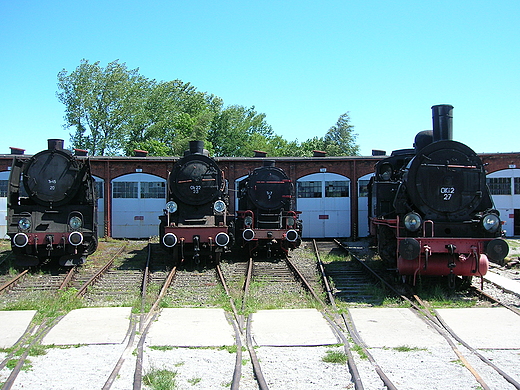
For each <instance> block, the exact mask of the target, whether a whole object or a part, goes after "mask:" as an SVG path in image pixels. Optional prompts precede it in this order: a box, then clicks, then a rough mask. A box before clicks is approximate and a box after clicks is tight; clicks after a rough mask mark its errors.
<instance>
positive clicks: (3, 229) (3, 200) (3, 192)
mask: <svg viewBox="0 0 520 390" xmlns="http://www.w3.org/2000/svg"><path fill="white" fill-rule="evenodd" d="M10 173H11V172H10V171H3V172H0V238H9V237H8V236H7V183H9V174H10Z"/></svg>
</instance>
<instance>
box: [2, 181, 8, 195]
mask: <svg viewBox="0 0 520 390" xmlns="http://www.w3.org/2000/svg"><path fill="white" fill-rule="evenodd" d="M0 198H7V180H0Z"/></svg>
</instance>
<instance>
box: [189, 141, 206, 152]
mask: <svg viewBox="0 0 520 390" xmlns="http://www.w3.org/2000/svg"><path fill="white" fill-rule="evenodd" d="M190 154H204V141H190Z"/></svg>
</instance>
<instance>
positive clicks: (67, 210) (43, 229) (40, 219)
mask: <svg viewBox="0 0 520 390" xmlns="http://www.w3.org/2000/svg"><path fill="white" fill-rule="evenodd" d="M7 220H8V221H7V226H8V227H7V234H8V235H9V237H10V238H11V247H12V251H13V254H14V256H15V263H16V264H17V265H20V266H33V265H37V264H39V263H41V262H43V261H44V260H46V259H57V260H58V261H59V264H60V265H65V266H72V265H76V264H82V263H84V262H85V260H86V258H87V256H89V255H91V254H92V253H94V251H95V250H96V248H97V244H98V238H97V212H96V197H95V194H94V179H93V178H92V175H91V173H90V160H89V159H88V158H85V157H78V156H75V155H72V153H71V152H70V151H68V150H65V149H63V140H61V139H50V140H48V149H47V150H43V151H41V152H39V153H37V154H35V155H34V156H32V157H31V158H27V157H23V156H15V157H14V160H13V165H12V169H11V173H10V176H9V183H8V193H7Z"/></svg>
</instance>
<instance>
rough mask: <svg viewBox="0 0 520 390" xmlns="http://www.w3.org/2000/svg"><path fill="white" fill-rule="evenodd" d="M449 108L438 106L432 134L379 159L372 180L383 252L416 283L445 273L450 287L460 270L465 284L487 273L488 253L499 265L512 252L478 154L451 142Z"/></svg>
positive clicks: (373, 226) (374, 228)
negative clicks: (412, 145) (427, 277)
mask: <svg viewBox="0 0 520 390" xmlns="http://www.w3.org/2000/svg"><path fill="white" fill-rule="evenodd" d="M452 112H453V106H451V105H436V106H433V107H432V117H433V131H431V130H426V131H422V132H420V133H418V134H417V136H416V137H415V143H414V149H403V150H396V151H394V152H392V154H391V156H390V157H388V158H386V159H383V160H381V161H379V162H378V163H377V164H376V169H375V175H374V177H373V178H372V179H371V182H370V183H369V193H368V196H369V225H370V233H371V235H372V236H373V237H374V238H375V239H376V242H377V247H378V252H379V255H380V257H381V258H382V259H383V260H385V261H386V262H388V263H390V264H391V266H393V267H396V268H397V271H398V273H399V274H400V275H402V276H403V279H405V278H409V279H411V281H412V282H413V284H415V283H416V278H417V276H418V275H431V276H446V277H448V280H449V284H450V286H452V287H455V283H456V278H455V276H456V275H457V276H461V277H462V280H463V282H462V284H468V283H469V281H470V280H471V277H472V276H483V275H485V274H486V272H487V270H488V265H489V264H488V258H489V259H491V260H492V261H494V262H501V261H503V259H504V258H505V256H506V255H507V254H508V251H509V247H508V245H507V243H506V242H505V241H504V240H503V239H502V238H501V236H502V224H501V220H500V215H499V212H498V211H497V210H496V209H495V208H494V205H493V201H492V198H491V196H490V192H489V189H488V187H487V185H486V172H485V170H484V165H483V164H482V161H481V159H480V158H479V157H478V156H477V154H476V153H475V152H474V151H473V150H472V149H470V148H469V147H468V146H466V145H465V144H462V143H460V142H457V141H454V140H452V128H453V125H452V122H453V117H452Z"/></svg>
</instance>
